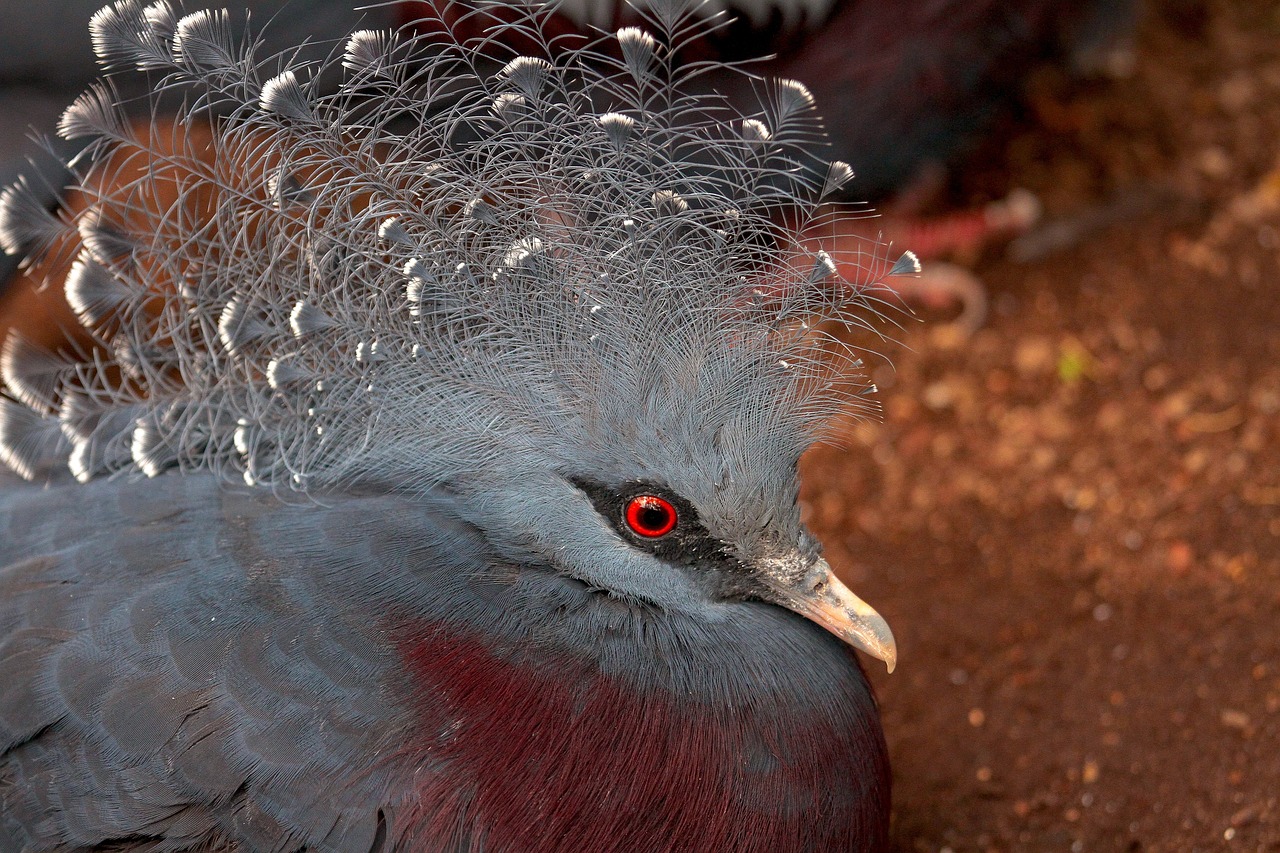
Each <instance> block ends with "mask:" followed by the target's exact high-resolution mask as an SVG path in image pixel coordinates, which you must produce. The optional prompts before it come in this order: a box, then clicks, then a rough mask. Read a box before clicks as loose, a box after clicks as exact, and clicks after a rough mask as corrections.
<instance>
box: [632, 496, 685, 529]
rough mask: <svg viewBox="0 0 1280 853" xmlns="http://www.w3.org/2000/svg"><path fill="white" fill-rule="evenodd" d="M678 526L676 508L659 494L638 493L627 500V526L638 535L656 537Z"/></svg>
mask: <svg viewBox="0 0 1280 853" xmlns="http://www.w3.org/2000/svg"><path fill="white" fill-rule="evenodd" d="M675 526H676V508H675V507H674V506H672V505H671V501H668V500H665V499H663V498H660V497H658V496H657V495H637V496H636V497H634V498H632V499H631V500H629V501H628V502H627V527H630V528H631V530H632V532H633V533H635V534H636V535H637V536H644V537H645V538H647V539H656V538H658V537H659V536H666V535H667V534H668V533H670V532H671V530H672V529H673V528H674V527H675Z"/></svg>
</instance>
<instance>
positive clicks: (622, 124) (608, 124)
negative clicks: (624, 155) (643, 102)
mask: <svg viewBox="0 0 1280 853" xmlns="http://www.w3.org/2000/svg"><path fill="white" fill-rule="evenodd" d="M600 127H601V129H603V130H604V133H605V136H607V137H609V144H610V145H612V146H613V150H614V151H618V152H621V151H622V150H623V149H625V148H626V147H627V143H628V142H630V141H631V134H632V133H633V132H634V131H635V127H636V120H635V119H633V118H632V117H631V116H626V115H623V114H622V113H605V114H604V115H602V116H600Z"/></svg>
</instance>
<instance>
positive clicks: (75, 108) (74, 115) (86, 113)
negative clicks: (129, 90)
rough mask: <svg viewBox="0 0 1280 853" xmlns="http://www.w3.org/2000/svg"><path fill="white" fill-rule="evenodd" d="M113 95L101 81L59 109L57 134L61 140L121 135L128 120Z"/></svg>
mask: <svg viewBox="0 0 1280 853" xmlns="http://www.w3.org/2000/svg"><path fill="white" fill-rule="evenodd" d="M116 101H117V99H116V96H115V94H114V93H113V92H112V91H111V90H110V89H109V88H108V87H107V86H105V85H103V84H95V85H94V86H92V87H91V88H89V89H88V90H87V91H86V92H85V93H84V94H83V95H81V96H80V97H79V98H76V100H75V101H74V102H73V103H72V104H71V106H69V107H67V108H66V109H65V110H63V111H62V117H61V118H59V119H58V135H59V136H61V137H62V138H63V139H67V140H76V139H107V140H116V139H122V138H124V136H125V134H126V132H127V131H126V128H127V127H128V122H127V120H126V119H125V116H124V110H122V109H120V107H119V106H117V103H116Z"/></svg>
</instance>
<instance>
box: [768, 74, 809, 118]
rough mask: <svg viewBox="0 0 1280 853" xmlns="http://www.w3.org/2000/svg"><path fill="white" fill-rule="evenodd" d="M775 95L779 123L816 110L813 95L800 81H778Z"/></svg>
mask: <svg viewBox="0 0 1280 853" xmlns="http://www.w3.org/2000/svg"><path fill="white" fill-rule="evenodd" d="M775 93H776V94H775V97H776V98H777V105H778V120H779V122H784V121H786V120H788V119H790V118H791V117H792V116H794V115H798V114H800V113H804V112H808V111H809V110H812V109H813V108H814V105H815V102H814V99H813V93H812V92H810V91H809V87H808V86H806V85H805V84H803V83H801V82H800V81H799V80H778V81H777V83H776V84H775Z"/></svg>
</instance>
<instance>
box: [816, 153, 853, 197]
mask: <svg viewBox="0 0 1280 853" xmlns="http://www.w3.org/2000/svg"><path fill="white" fill-rule="evenodd" d="M852 180H853V169H852V168H851V167H850V166H849V164H848V163H846V162H844V161H843V160H832V161H831V163H830V164H829V165H828V166H827V179H826V180H825V181H823V182H822V195H821V196H820V197H821V198H830V197H831V196H833V195H835V194H836V193H838V192H840V191H841V190H843V189H844V188H845V187H846V186H848V184H849V182H850V181H852Z"/></svg>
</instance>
